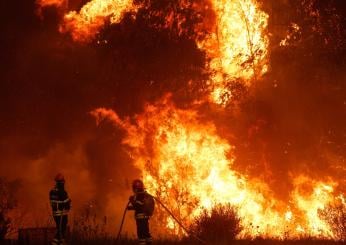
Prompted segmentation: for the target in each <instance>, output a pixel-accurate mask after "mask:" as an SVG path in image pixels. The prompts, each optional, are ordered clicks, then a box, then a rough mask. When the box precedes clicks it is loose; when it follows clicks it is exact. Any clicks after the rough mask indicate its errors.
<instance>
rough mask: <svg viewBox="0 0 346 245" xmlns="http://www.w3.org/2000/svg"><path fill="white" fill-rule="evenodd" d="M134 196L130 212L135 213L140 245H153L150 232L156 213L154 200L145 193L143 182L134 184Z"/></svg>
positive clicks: (139, 181)
mask: <svg viewBox="0 0 346 245" xmlns="http://www.w3.org/2000/svg"><path fill="white" fill-rule="evenodd" d="M132 190H133V193H134V195H132V196H130V199H129V206H128V207H127V209H128V210H134V211H135V219H136V226H137V236H138V242H139V244H140V245H145V244H147V245H148V244H151V242H152V238H151V235H150V231H149V219H150V216H151V215H152V214H153V211H154V206H155V202H154V198H153V197H152V196H151V195H150V194H149V193H147V192H146V191H145V189H144V184H143V182H142V181H141V180H139V179H136V180H134V181H133V183H132Z"/></svg>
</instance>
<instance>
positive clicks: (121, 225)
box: [116, 196, 207, 244]
mask: <svg viewBox="0 0 346 245" xmlns="http://www.w3.org/2000/svg"><path fill="white" fill-rule="evenodd" d="M152 197H153V198H154V199H155V201H157V202H158V203H159V204H160V205H161V206H162V207H163V208H164V210H165V211H166V212H167V213H168V214H169V215H170V216H171V217H172V218H173V219H174V220H175V222H177V224H178V225H179V226H180V227H181V228H182V229H183V230H184V231H185V232H186V234H188V235H190V236H192V237H193V238H195V239H196V240H197V241H199V242H200V243H203V244H207V242H206V241H204V240H202V239H201V238H199V237H198V236H196V235H195V234H193V233H192V232H190V231H189V230H188V229H187V228H186V227H185V226H184V225H183V224H182V223H181V222H180V221H179V220H178V219H177V218H176V217H175V216H174V214H173V213H172V212H171V211H170V210H169V209H168V208H167V207H166V205H164V204H163V203H162V202H161V201H160V200H159V199H158V198H156V197H155V196H152ZM129 204H130V202H128V203H127V204H126V207H125V210H124V213H123V217H122V220H121V224H120V228H119V232H118V235H117V238H116V242H117V241H118V240H119V239H120V234H121V231H122V228H123V225H124V220H125V216H126V212H127V207H128V205H129Z"/></svg>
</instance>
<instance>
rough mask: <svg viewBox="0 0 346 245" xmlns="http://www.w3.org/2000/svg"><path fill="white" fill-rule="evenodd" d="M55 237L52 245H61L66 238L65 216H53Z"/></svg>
mask: <svg viewBox="0 0 346 245" xmlns="http://www.w3.org/2000/svg"><path fill="white" fill-rule="evenodd" d="M54 221H55V224H56V235H55V238H54V240H53V242H52V244H63V243H64V241H65V236H66V228H67V215H60V216H54Z"/></svg>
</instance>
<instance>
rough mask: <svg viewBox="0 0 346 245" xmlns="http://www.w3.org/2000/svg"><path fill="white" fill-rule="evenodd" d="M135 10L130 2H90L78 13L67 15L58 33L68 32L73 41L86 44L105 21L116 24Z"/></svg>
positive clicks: (114, 0)
mask: <svg viewBox="0 0 346 245" xmlns="http://www.w3.org/2000/svg"><path fill="white" fill-rule="evenodd" d="M135 9H136V8H135V7H134V5H133V3H132V0H125V1H124V0H92V1H90V2H88V3H86V4H85V5H84V6H83V7H82V9H81V10H80V11H79V12H76V11H70V12H69V13H67V14H66V15H65V17H64V23H63V24H62V25H61V27H60V31H61V32H70V33H71V35H72V38H73V39H74V40H75V41H80V42H87V41H90V40H91V39H92V38H94V37H95V36H96V35H97V34H98V33H99V31H100V29H101V28H102V27H103V26H104V24H105V23H106V21H110V23H111V24H114V23H118V22H120V21H121V19H122V17H123V15H124V13H126V12H130V11H134V10H135Z"/></svg>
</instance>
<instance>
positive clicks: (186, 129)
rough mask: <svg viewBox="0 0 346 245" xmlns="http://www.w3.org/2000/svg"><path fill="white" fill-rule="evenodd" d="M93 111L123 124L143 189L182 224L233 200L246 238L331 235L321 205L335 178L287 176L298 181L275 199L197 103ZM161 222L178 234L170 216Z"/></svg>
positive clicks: (327, 199)
mask: <svg viewBox="0 0 346 245" xmlns="http://www.w3.org/2000/svg"><path fill="white" fill-rule="evenodd" d="M92 115H93V116H95V117H96V118H97V121H98V123H99V122H100V121H101V120H103V119H107V120H110V121H112V122H113V123H114V124H115V125H116V126H117V127H119V128H121V129H122V130H125V131H126V133H127V134H126V136H125V138H124V140H123V144H124V145H125V146H126V147H128V151H129V154H130V156H131V157H132V158H133V161H134V164H135V166H136V167H138V168H139V169H140V170H142V174H143V179H144V182H145V184H146V187H147V189H148V191H149V192H150V193H152V194H154V195H156V196H157V197H158V198H159V199H161V201H163V202H164V203H165V204H166V205H167V206H168V207H169V208H170V209H171V210H172V212H173V213H174V214H175V215H176V216H177V217H179V219H181V220H182V221H183V222H184V223H185V224H186V225H187V226H188V225H189V224H191V222H192V221H193V219H194V218H195V217H197V216H198V215H199V214H200V212H201V211H202V209H207V210H210V209H211V208H212V207H213V206H215V205H217V204H231V205H234V206H236V207H239V214H240V216H241V217H242V222H243V226H244V231H243V233H242V234H241V236H244V237H246V236H250V237H256V236H258V235H261V236H264V237H275V238H284V237H287V234H289V236H290V237H300V236H307V235H311V236H315V237H327V238H334V237H335V235H334V233H333V230H332V228H331V227H330V225H329V224H328V223H326V222H325V221H323V220H322V219H321V218H320V217H319V215H318V212H319V210H323V209H325V208H326V207H327V205H328V204H330V203H333V202H334V200H335V197H334V196H335V193H334V188H335V187H336V186H337V184H336V183H333V182H330V183H327V182H322V181H315V180H313V179H310V178H308V177H306V176H298V177H295V178H294V179H293V180H292V183H293V186H294V187H295V188H294V189H293V191H292V192H291V195H290V199H291V200H290V202H289V205H288V204H287V203H283V202H282V201H280V200H277V199H275V198H274V196H273V194H272V192H271V191H270V189H269V187H268V186H267V185H266V184H265V183H264V182H262V181H260V180H256V179H250V178H248V177H247V176H244V175H242V174H240V173H238V172H236V171H234V170H233V169H232V164H233V162H234V160H235V156H234V154H233V149H234V147H233V146H232V145H230V144H229V143H228V142H227V141H226V140H225V139H223V138H222V137H220V136H218V134H217V131H216V127H215V125H214V124H213V123H212V122H203V121H202V120H201V119H200V118H199V116H198V115H199V114H198V113H197V111H196V110H195V109H188V110H182V109H179V108H177V107H176V106H175V105H174V104H173V103H172V102H171V100H170V97H169V96H166V97H165V98H164V99H163V100H162V101H160V102H157V103H156V104H154V105H147V106H146V108H145V110H144V112H143V113H142V114H140V115H137V116H135V117H134V118H133V120H130V119H129V118H127V119H124V120H121V119H120V118H119V117H118V115H117V114H116V113H115V112H114V111H112V110H107V109H103V108H100V109H97V110H95V111H93V112H92ZM132 122H135V123H132ZM166 226H167V229H169V230H171V231H172V232H173V233H179V229H178V227H177V226H176V224H175V223H174V221H173V220H172V219H170V218H169V217H167V218H166Z"/></svg>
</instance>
